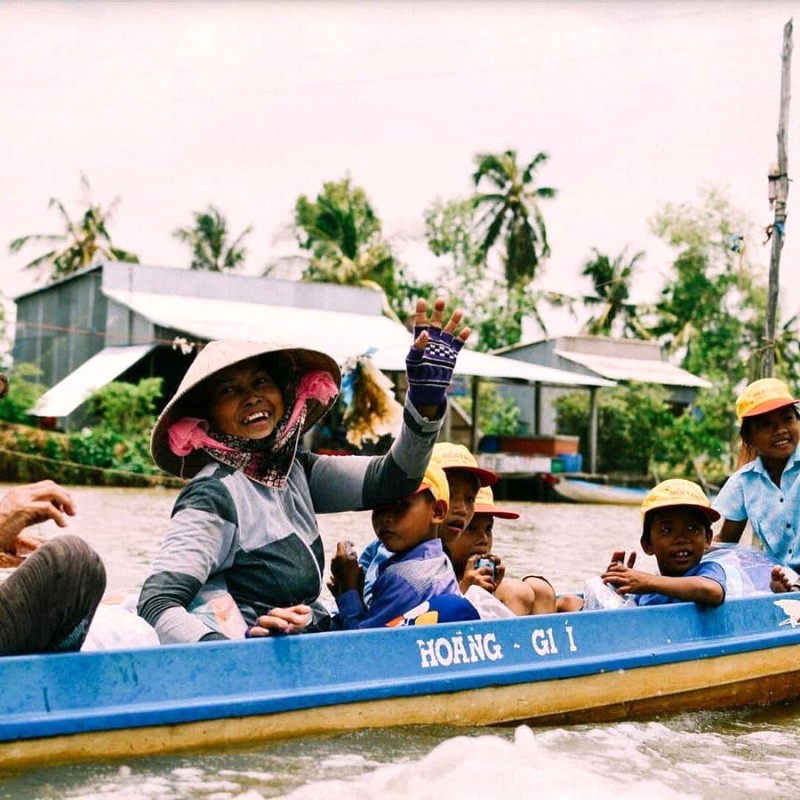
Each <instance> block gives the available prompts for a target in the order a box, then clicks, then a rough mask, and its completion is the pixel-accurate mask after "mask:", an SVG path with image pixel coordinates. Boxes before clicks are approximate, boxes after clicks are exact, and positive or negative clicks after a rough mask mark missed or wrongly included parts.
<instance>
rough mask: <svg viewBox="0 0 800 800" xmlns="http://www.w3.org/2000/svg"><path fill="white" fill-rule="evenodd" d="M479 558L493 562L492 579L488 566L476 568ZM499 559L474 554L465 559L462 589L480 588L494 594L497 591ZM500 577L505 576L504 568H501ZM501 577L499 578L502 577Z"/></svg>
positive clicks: (490, 569)
mask: <svg viewBox="0 0 800 800" xmlns="http://www.w3.org/2000/svg"><path fill="white" fill-rule="evenodd" d="M481 558H491V560H492V561H493V562H494V577H493V576H492V568H491V567H490V566H488V565H485V566H482V567H477V566H476V564H475V562H476V561H478V560H479V559H481ZM499 561H500V560H499V559H498V558H497V557H496V556H486V555H482V554H480V553H476V554H475V555H473V556H470V557H469V559H467V565H466V566H465V567H464V577H463V578H462V580H461V585H462V587H464V588H465V589H466V588H469V587H470V586H480V588H481V589H484V590H485V591H487V592H489V593H490V594H494V592H495V590H496V589H497V584H498V583H499V582H500V581H499V580H498V572H497V570H498V564H499ZM501 569H502V575H505V571H506V568H505V567H504V566H502V567H501ZM502 575H501V577H502Z"/></svg>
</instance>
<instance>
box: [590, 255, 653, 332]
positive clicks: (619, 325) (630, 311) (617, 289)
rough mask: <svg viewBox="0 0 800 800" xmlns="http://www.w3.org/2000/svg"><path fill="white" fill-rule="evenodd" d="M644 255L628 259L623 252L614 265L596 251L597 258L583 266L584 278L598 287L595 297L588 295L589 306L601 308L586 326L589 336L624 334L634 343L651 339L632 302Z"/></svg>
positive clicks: (614, 260) (595, 290)
mask: <svg viewBox="0 0 800 800" xmlns="http://www.w3.org/2000/svg"><path fill="white" fill-rule="evenodd" d="M643 256H644V253H643V252H641V251H640V252H638V253H636V255H634V256H633V257H632V258H631V259H627V252H626V251H624V250H623V252H622V253H620V255H618V256H617V257H616V258H615V259H613V261H612V260H611V259H610V258H609V257H608V256H607V255H605V254H603V253H600V252H599V251H598V250H597V248H595V249H594V258H593V259H589V260H588V261H587V262H586V263H585V264H584V265H583V271H582V272H581V275H583V276H585V277H588V278H590V279H591V281H592V285H593V287H594V294H593V295H586V296H585V297H584V298H583V302H584V303H585V304H586V305H587V306H597V305H599V306H601V309H600V312H599V313H598V314H596V315H594V316H592V317H590V319H589V321H588V322H587V323H586V328H585V330H586V332H587V333H589V334H592V335H594V336H611V335H613V334H614V333H620V334H621V335H622V336H623V337H624V336H628V337H631V338H634V339H647V338H649V334H648V332H647V331H646V330H645V329H644V327H643V326H642V325H641V323H640V322H639V318H638V309H637V307H636V305H635V304H634V303H631V302H629V296H630V286H631V281H632V279H633V275H634V273H635V271H636V265H637V262H638V261H639V259H640V258H642V257H643Z"/></svg>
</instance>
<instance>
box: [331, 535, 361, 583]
mask: <svg viewBox="0 0 800 800" xmlns="http://www.w3.org/2000/svg"><path fill="white" fill-rule="evenodd" d="M363 585H364V570H363V569H362V568H361V565H360V564H359V563H358V553H357V552H356V550H355V548H354V547H353V543H352V542H337V543H336V554H335V555H334V556H333V558H332V559H331V579H330V581H328V588H329V589H330V591H331V594H332V595H333V596H334V597H338V596H339V595H340V594H343V593H344V592H349V591H350V590H352V589H355V590H356V591H357V592H358V593H359V594H361V593H362V592H361V590H362V587H363Z"/></svg>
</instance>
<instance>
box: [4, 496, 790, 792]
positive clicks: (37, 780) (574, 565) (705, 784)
mask: <svg viewBox="0 0 800 800" xmlns="http://www.w3.org/2000/svg"><path fill="white" fill-rule="evenodd" d="M5 488H6V487H0V493H1V492H3V491H4V489H5ZM72 492H73V495H74V497H75V500H76V504H77V507H78V515H77V516H76V518H75V519H74V520H72V523H71V525H70V530H71V531H73V532H75V533H80V534H82V535H83V536H84V537H85V538H86V539H87V540H88V541H89V542H91V544H92V545H93V546H94V547H95V548H96V549H97V550H98V551H99V552H100V554H101V555H102V556H103V558H104V560H105V563H106V566H107V569H108V575H109V589H114V590H116V589H136V588H137V587H138V586H139V585H140V584H141V581H142V580H143V578H144V576H145V574H146V573H147V570H148V566H149V563H150V560H151V558H152V556H153V555H154V553H155V551H156V549H157V548H158V545H159V542H160V539H161V535H162V532H163V529H164V525H165V521H166V520H167V518H168V516H169V512H170V509H171V507H172V502H173V500H174V498H175V494H176V492H175V491H173V490H164V489H108V488H102V489H100V488H98V489H94V488H84V487H81V488H75V489H73V490H72ZM503 505H505V506H510V507H513V508H514V509H515V510H517V511H519V512H520V514H521V515H522V516H521V518H520V519H519V520H497V521H496V527H495V531H496V533H495V551H496V552H497V553H499V554H500V555H501V556H502V558H503V559H504V561H505V562H506V564H507V566H508V574H510V575H514V576H518V577H519V576H521V575H523V574H526V573H532V572H535V573H539V574H543V575H547V576H548V577H549V578H550V579H551V580H552V581H553V583H554V585H555V586H556V589H557V590H558V591H559V592H564V591H576V590H580V589H581V588H582V585H583V580H584V579H585V578H586V577H588V576H590V575H592V574H596V573H597V572H599V571H601V570H602V569H603V567H605V565H606V564H607V563H608V557H609V555H610V553H611V552H612V550H615V549H627V550H632V549H637V548H638V538H639V530H638V525H639V515H638V510H637V509H635V508H625V507H613V506H582V505H570V504H560V503H552V504H550V503H548V504H541V503H519V502H513V503H512V502H509V503H504V504H503ZM320 525H321V528H322V532H323V536H324V537H325V541H326V545H327V549H328V552H329V553H330V552H331V551H332V549H333V548H334V547H335V544H336V541H337V540H338V539H345V538H347V539H351V540H353V541H354V542H355V543H356V546H357V547H358V548H359V549H360V548H361V547H363V546H364V544H366V542H368V541H369V540H370V539H371V537H372V530H371V527H370V521H369V515H368V514H366V513H360V514H356V513H353V514H337V515H328V516H323V517H321V519H320ZM56 531H57V529H56V528H55V527H54V526H51V525H50V523H48V525H44V526H42V528H41V532H42V533H44V534H46V535H51V534H54V533H56ZM639 559H640V561H639V564H640V566H642V567H643V568H652V562H651V560H649V559H647V558H645V557H644V556H643V555H642V554H641V553H639ZM220 678H221V679H224V678H225V676H220ZM3 690H4V691H13V687H3ZM0 724H2V723H1V722H0ZM133 735H135V734H133ZM798 751H800V703H793V704H786V705H780V706H773V707H770V708H762V709H751V710H741V711H726V712H713V713H711V712H701V713H698V712H695V713H691V714H684V715H679V716H673V717H669V718H664V719H658V720H653V721H648V722H625V723H614V724H608V725H580V726H570V727H563V728H562V727H550V728H533V729H532V728H528V727H526V726H520V727H518V728H516V729H513V728H471V729H463V728H452V729H449V728H441V727H436V728H430V727H422V728H400V729H389V730H377V731H372V730H368V731H361V732H358V733H351V734H347V735H342V736H326V737H321V738H307V739H298V740H292V741H288V742H284V743H280V744H277V745H276V744H269V745H262V746H258V747H255V748H252V749H237V750H228V751H224V752H219V751H217V752H209V753H194V754H190V755H186V754H183V755H180V756H172V757H163V758H142V759H139V760H128V761H125V762H97V763H88V764H82V765H78V766H72V767H54V768H50V769H38V770H32V771H30V772H27V773H25V774H22V775H14V776H5V777H3V778H0V798H9V800H12V799H13V800H25V799H27V798H53V800H55V798H59V799H60V798H82V799H83V800H88V799H89V798H92V800H94V799H95V798H97V799H102V800H138V798H154V799H155V798H159V800H160V799H161V798H166V799H167V800H172V799H173V798H174V799H175V800H178V799H181V800H182V799H183V798H203V799H204V800H260V798H275V797H281V798H292V800H306V799H308V800H311V798H314V799H315V800H316V798H322V797H324V798H326V800H345V798H347V800H350V798H354V797H357V798H359V800H394V799H395V798H418V799H421V800H425V799H426V798H431V800H433V799H434V798H435V800H443V798H450V797H457V798H459V800H471V799H472V798H475V799H476V800H477V799H478V798H480V800H487V798H488V799H489V800H491V799H492V798H500V797H502V798H505V800H516V799H517V798H526V800H528V799H529V798H531V797H537V798H575V800H590V799H591V798H604V799H605V798H614V799H615V800H616V799H617V798H618V797H619V796H621V795H622V794H623V793H624V794H625V795H632V796H635V797H645V796H646V797H647V798H648V799H649V800H660V799H661V798H713V799H716V798H719V800H730V797H731V795H732V793H735V796H736V798H737V800H750V799H751V798H752V800H756V798H759V799H760V798H773V797H774V798H784V799H785V798H798V797H800V787H799V786H798V780H800V779H799V778H798V773H797V772H795V770H796V769H797V767H796V764H797V761H796V754H797V753H798Z"/></svg>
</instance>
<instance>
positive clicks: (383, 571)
mask: <svg viewBox="0 0 800 800" xmlns="http://www.w3.org/2000/svg"><path fill="white" fill-rule="evenodd" d="M449 498H450V493H449V488H448V481H447V476H446V475H445V473H444V471H443V470H442V469H441V468H440V467H437V466H435V465H429V466H428V469H427V470H426V471H425V475H424V477H423V479H422V483H421V485H420V487H419V489H418V490H417V491H416V492H414V493H413V494H410V495H408V496H407V497H405V498H403V499H402V500H399V501H397V502H394V503H390V504H387V505H384V506H380V507H379V508H376V509H374V510H373V512H372V527H373V528H374V529H375V534H376V536H377V537H378V539H379V540H380V542H381V544H382V545H383V546H384V547H385V548H386V550H387V551H388V552H389V553H390V554H391V555H390V557H389V558H387V559H386V560H384V561H382V562H381V563H380V565H379V566H378V570H377V577H376V578H375V582H374V584H373V585H372V595H371V600H370V602H369V605H367V604H365V603H364V601H363V599H362V593H361V589H360V584H361V582H362V580H363V578H362V574H363V573H362V569H361V567H360V566H359V563H358V558H357V555H356V553H355V551H354V550H353V548H352V546H351V545H349V543H347V542H339V543H338V544H337V546H336V555H335V556H334V557H333V559H332V560H331V574H332V580H331V582H330V583H329V584H328V585H329V587H330V589H331V592H332V593H333V595H334V597H335V599H336V605H337V607H338V610H339V613H338V614H337V616H336V617H334V627H336V628H340V629H341V628H343V629H346V630H348V629H355V628H379V627H385V626H388V627H394V626H396V625H403V624H409V622H410V623H412V624H413V619H409V616H408V615H409V612H411V611H412V610H419V611H420V612H423V611H426V610H427V603H430V602H431V601H434V600H435V599H436V598H438V597H441V596H442V595H451V596H452V597H453V599H452V601H451V602H450V603H449V604H448V619H449V620H450V621H453V620H467V619H478V613H477V611H475V609H474V607H473V606H471V605H470V603H469V602H468V601H467V600H464V598H463V597H462V596H461V592H460V590H459V588H458V581H457V580H456V575H455V572H454V571H453V566H452V564H451V563H450V559H449V558H448V557H447V556H446V555H445V552H444V549H443V547H442V541H441V539H439V536H438V532H439V525H441V524H442V523H443V522H444V521H445V520H446V519H447V508H448V502H449ZM434 605H435V603H434Z"/></svg>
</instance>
